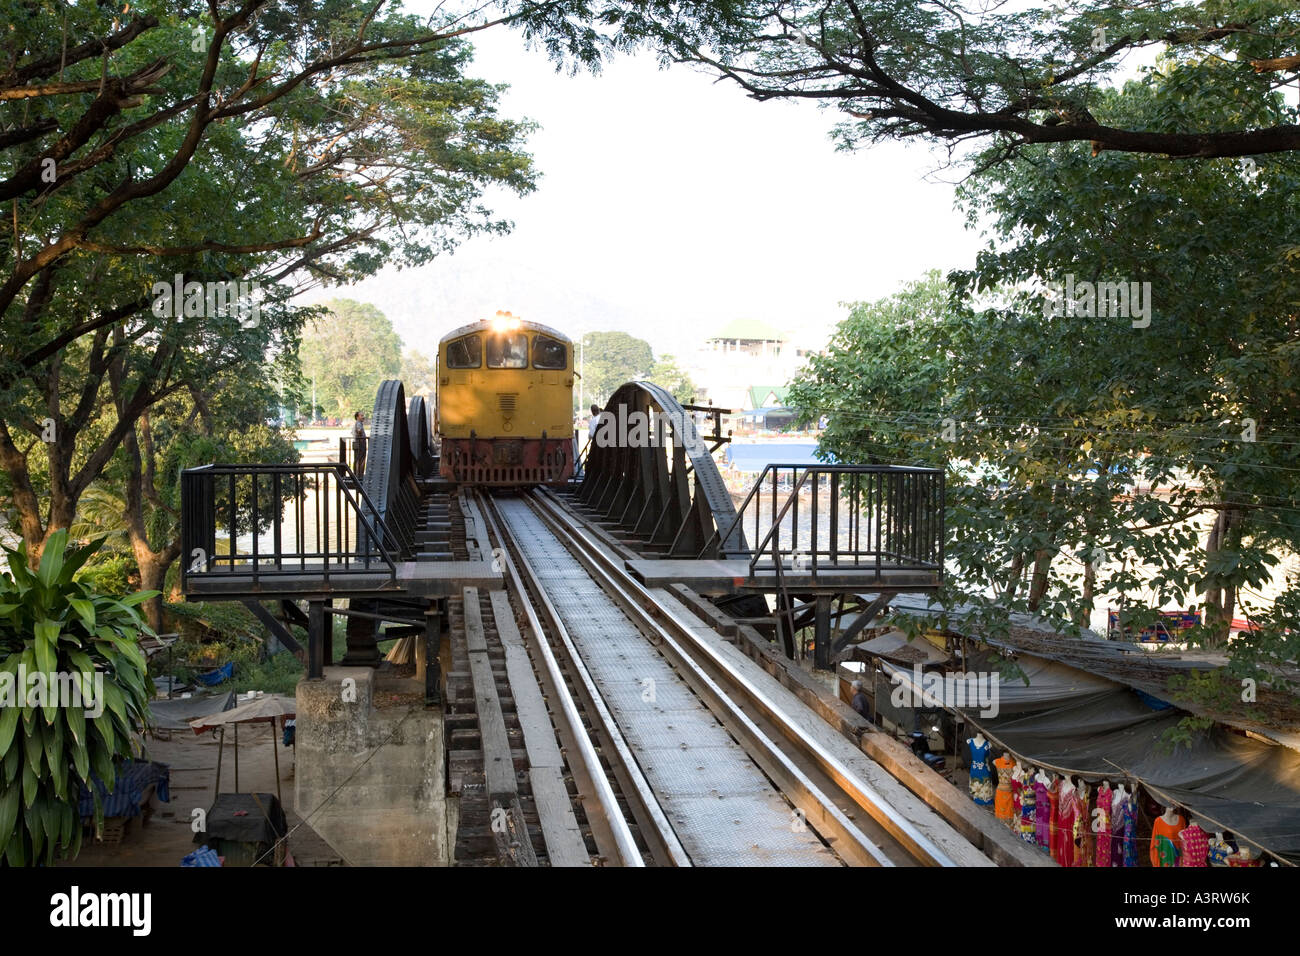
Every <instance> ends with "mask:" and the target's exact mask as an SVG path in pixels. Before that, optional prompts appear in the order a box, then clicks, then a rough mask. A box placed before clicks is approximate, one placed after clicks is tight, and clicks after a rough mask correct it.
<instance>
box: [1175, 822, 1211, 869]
mask: <svg viewBox="0 0 1300 956" xmlns="http://www.w3.org/2000/svg"><path fill="white" fill-rule="evenodd" d="M1178 840H1179V842H1180V843H1181V844H1182V850H1183V852H1182V855H1181V856H1179V858H1178V865H1179V866H1208V865H1209V864H1208V863H1206V862H1205V857H1206V855H1207V854H1208V853H1209V851H1210V840H1209V837H1208V836H1207V835H1206V833H1205V831H1204V830H1202V829H1201V828H1200V827H1199V826H1197V825H1196V824H1195V823H1189V824H1188V825H1187V827H1186V829H1184V830H1183V832H1182V833H1180V834H1178Z"/></svg>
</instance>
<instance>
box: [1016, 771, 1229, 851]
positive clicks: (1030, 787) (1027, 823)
mask: <svg viewBox="0 0 1300 956" xmlns="http://www.w3.org/2000/svg"><path fill="white" fill-rule="evenodd" d="M1036 801H1037V794H1036V793H1035V792H1034V781H1033V780H1031V779H1029V778H1026V779H1025V781H1024V783H1023V785H1022V786H1021V788H1020V839H1022V840H1024V841H1025V842H1026V843H1028V844H1029V845H1030V846H1037V845H1038V837H1037V836H1036V829H1035V828H1036V821H1037V815H1036V814H1035V803H1036ZM1225 859H1226V858H1225ZM1224 865H1225V866H1226V865H1227V864H1226V863H1225V864H1224Z"/></svg>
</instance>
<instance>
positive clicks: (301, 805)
mask: <svg viewBox="0 0 1300 956" xmlns="http://www.w3.org/2000/svg"><path fill="white" fill-rule="evenodd" d="M606 412H607V413H609V414H611V415H613V416H615V417H616V418H623V419H625V418H626V417H627V416H628V415H630V414H632V413H641V414H643V415H647V416H653V417H654V418H655V420H656V421H659V422H661V423H663V425H664V427H663V428H662V429H661V431H660V435H659V436H658V438H659V439H662V438H664V437H666V438H667V439H668V440H666V441H664V440H654V441H638V442H620V443H616V444H613V445H611V446H608V447H605V446H593V447H592V448H591V450H590V454H589V455H588V457H587V460H586V461H585V463H584V467H583V468H582V470H581V472H580V477H579V478H577V479H575V480H574V481H573V482H571V483H570V484H569V485H568V486H566V487H563V488H533V489H526V490H512V491H502V490H500V489H482V488H474V487H467V486H456V485H453V484H450V483H448V482H447V481H445V480H443V479H441V478H439V477H438V467H437V448H436V443H435V440H434V436H433V434H432V431H431V415H430V409H429V408H428V407H426V404H425V402H424V399H423V398H421V397H416V398H412V399H411V400H410V401H409V402H408V401H407V399H406V397H405V394H404V389H403V386H402V383H401V382H397V381H389V382H385V383H384V384H383V385H382V386H381V387H380V389H379V393H378V396H377V400H376V406H375V414H374V418H373V425H372V436H371V440H370V445H369V450H368V456H367V459H366V464H365V468H364V470H363V472H362V476H361V477H360V478H358V477H357V475H356V474H355V473H354V472H353V471H352V469H350V468H349V467H348V465H347V463H346V462H345V461H343V460H340V461H338V462H325V463H316V464H310V463H303V464H293V465H284V464H259V463H251V464H250V463H242V464H225V463H217V464H211V465H207V466H203V467H200V468H194V469H189V470H187V471H186V472H184V474H183V475H182V509H183V514H182V537H183V546H184V554H185V556H186V559H185V564H184V566H183V569H182V577H181V586H182V590H183V592H184V594H185V595H186V597H187V598H188V599H191V600H204V601H212V600H227V601H240V602H243V603H244V604H246V605H247V606H248V607H249V608H250V609H251V610H252V611H253V612H254V613H255V614H256V615H257V616H258V617H259V618H260V619H261V620H262V621H263V622H264V623H265V624H266V626H267V627H268V629H270V630H271V631H272V632H273V633H274V634H276V635H277V637H278V638H279V639H280V640H281V642H282V643H284V644H285V645H286V646H288V647H290V648H291V649H295V650H298V651H300V652H301V653H302V654H303V655H304V657H305V660H306V665H307V673H306V677H305V679H304V680H303V681H302V682H301V683H300V685H299V689H298V698H299V706H298V713H299V722H298V739H299V758H298V759H299V764H298V774H297V787H296V798H297V802H298V808H297V809H298V812H299V814H300V815H303V816H304V817H309V816H313V815H314V816H315V817H316V819H319V820H328V821H329V826H330V827H332V830H331V832H330V833H329V834H328V835H329V836H330V838H331V841H332V842H334V841H339V842H341V843H344V844H346V843H347V838H348V835H349V834H363V835H364V839H358V840H356V841H355V842H354V845H355V846H356V847H357V848H358V849H357V850H356V851H355V853H356V857H355V858H356V859H357V860H358V861H363V862H364V861H365V860H364V850H363V849H362V848H363V847H383V846H388V847H392V848H394V852H396V853H398V855H399V856H400V857H401V861H402V862H424V863H439V862H441V863H450V862H455V863H458V864H489V865H491V864H495V865H500V864H505V865H552V866H589V865H622V866H647V865H649V866H655V865H661V866H692V865H810V866H817V865H821V866H840V865H871V866H896V865H931V866H988V865H999V864H1002V865H1041V864H1042V862H1043V858H1042V854H1039V853H1035V852H1034V851H1033V850H1032V849H1030V848H1028V847H1027V846H1026V845H1025V844H1022V843H1020V842H1019V841H1018V840H1015V839H1014V838H1013V837H1012V835H1011V834H1010V833H1009V832H1008V831H1006V830H1004V829H1002V828H1001V827H1000V826H997V825H995V824H994V823H993V821H992V819H991V817H989V816H988V815H987V814H986V813H984V812H983V811H981V810H979V809H977V808H975V807H974V806H973V805H972V804H970V802H969V801H968V800H967V799H966V798H965V797H964V795H963V794H961V793H960V792H958V791H957V790H956V788H954V787H953V786H952V785H951V784H950V783H948V781H946V780H945V779H943V778H942V777H941V776H939V775H938V774H936V773H935V772H934V771H932V770H930V769H929V768H928V767H926V766H925V765H924V764H923V763H922V762H921V761H920V760H919V759H917V758H916V757H914V756H913V755H912V754H911V752H910V750H908V748H906V747H905V746H904V745H903V744H902V743H901V742H899V741H896V740H894V739H893V738H892V737H891V736H890V735H887V734H884V733H882V732H880V731H879V730H878V729H877V728H875V727H873V726H871V725H870V724H869V723H868V722H866V721H864V720H862V719H861V718H860V717H859V716H858V715H857V714H856V713H854V712H853V711H852V710H850V709H849V708H847V707H845V706H844V705H843V704H842V703H841V702H840V701H839V700H838V699H836V697H835V695H834V694H833V693H832V692H828V691H827V690H826V687H825V684H824V682H821V681H818V680H815V679H813V678H812V677H810V675H809V674H808V673H807V672H806V671H805V670H803V669H801V668H800V667H799V666H798V665H797V664H796V662H795V658H796V657H797V656H798V655H799V654H800V650H801V648H800V645H799V642H798V640H797V638H798V635H800V634H801V633H805V632H806V631H807V629H809V628H811V629H812V631H813V642H812V647H813V650H814V664H815V666H816V667H817V668H821V669H828V668H830V667H831V665H832V663H833V661H834V658H835V655H836V654H837V653H839V652H840V651H841V650H842V649H843V648H844V647H845V646H847V645H848V644H849V643H850V642H852V641H853V640H854V638H855V636H856V635H857V634H859V633H860V632H861V630H862V628H864V627H865V626H867V625H868V624H869V623H870V622H871V621H872V620H873V618H875V617H876V615H877V614H878V612H879V611H880V610H881V609H882V608H883V607H884V605H885V604H886V603H887V602H888V600H889V599H890V598H891V597H892V596H894V595H897V594H899V593H903V592H918V591H921V592H923V591H929V590H933V589H934V588H937V587H938V586H939V584H940V583H941V581H942V576H943V540H944V525H943V500H944V487H943V474H942V472H941V471H937V470H932V469H921V468H902V467H890V466H878V465H852V464H833V465H832V464H824V465H782V464H773V465H770V466H769V467H768V468H767V469H766V471H764V472H763V473H762V475H761V476H760V478H759V479H758V481H756V482H755V484H754V485H753V487H752V488H751V489H750V490H749V493H748V494H747V495H745V496H743V497H739V496H733V495H732V493H731V492H730V491H729V490H728V488H727V487H726V485H725V483H724V482H723V480H722V478H721V476H720V474H719V472H718V469H717V467H716V464H715V463H714V459H713V456H712V453H713V452H714V451H716V450H717V449H718V448H719V447H720V446H721V445H722V444H723V443H725V442H726V441H727V440H728V438H727V436H725V435H723V434H722V425H721V410H719V409H714V408H701V407H695V406H689V405H686V406H684V405H681V404H679V403H678V402H677V401H676V400H675V399H673V397H672V396H671V395H670V394H669V393H667V392H666V391H665V390H664V389H662V388H660V387H658V386H656V385H654V384H652V383H648V382H633V383H628V384H627V385H624V386H623V387H621V388H620V389H619V390H618V391H617V392H616V393H615V394H614V395H613V396H612V397H611V399H610V401H609V403H608V405H607V407H606ZM342 457H343V456H342V455H340V459H342ZM336 621H337V622H339V629H340V630H342V631H344V632H345V633H346V647H345V649H344V652H343V653H342V654H341V655H338V659H337V660H335V657H336V654H335V651H334V639H333V638H334V634H335V622H336ZM293 625H298V626H300V627H301V628H302V629H303V630H304V631H305V633H306V647H305V648H303V647H301V646H300V645H299V642H298V639H297V637H296V636H295V633H294V631H293V630H292V629H291V627H292V626H293ZM393 638H399V639H401V644H400V645H399V647H401V648H403V649H404V651H406V652H409V653H405V654H404V660H403V663H401V664H394V663H393V662H391V661H387V662H386V661H385V660H384V658H383V656H382V655H381V654H380V650H379V646H378V645H379V642H381V641H387V640H391V639H393ZM395 653H396V652H394V653H390V655H389V656H390V657H394V656H395ZM396 656H398V657H403V655H396ZM381 754H385V755H386V756H380V755H381ZM394 755H397V756H394ZM385 814H387V816H385ZM381 819H390V820H391V821H394V822H393V823H392V825H391V827H390V828H389V830H388V831H385V832H381V830H382V826H381V825H380V823H379V822H377V821H380V820H381ZM314 825H317V824H314ZM376 852H379V851H376ZM381 859H384V857H383V856H382V853H381V852H380V853H379V855H378V856H376V857H374V858H373V859H372V860H371V861H373V862H379V861H380V860H381ZM389 859H391V858H389Z"/></svg>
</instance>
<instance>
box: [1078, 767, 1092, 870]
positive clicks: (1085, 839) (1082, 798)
mask: <svg viewBox="0 0 1300 956" xmlns="http://www.w3.org/2000/svg"><path fill="white" fill-rule="evenodd" d="M1078 794H1079V797H1078V800H1079V813H1078V815H1077V816H1075V818H1074V865H1075V866H1092V858H1093V854H1094V853H1095V852H1096V850H1095V848H1094V847H1093V834H1092V830H1091V828H1090V827H1089V826H1088V787H1087V785H1086V784H1082V783H1081V784H1080V785H1079V790H1078Z"/></svg>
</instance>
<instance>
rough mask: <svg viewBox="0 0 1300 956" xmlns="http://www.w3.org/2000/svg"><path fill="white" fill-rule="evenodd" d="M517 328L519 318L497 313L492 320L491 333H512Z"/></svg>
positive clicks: (505, 313) (506, 313)
mask: <svg viewBox="0 0 1300 956" xmlns="http://www.w3.org/2000/svg"><path fill="white" fill-rule="evenodd" d="M518 328H519V318H518V317H517V316H514V315H511V314H510V313H509V312H498V313H497V314H496V317H495V318H493V319H492V331H493V332H498V333H500V332H514V331H516V330H518Z"/></svg>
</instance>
